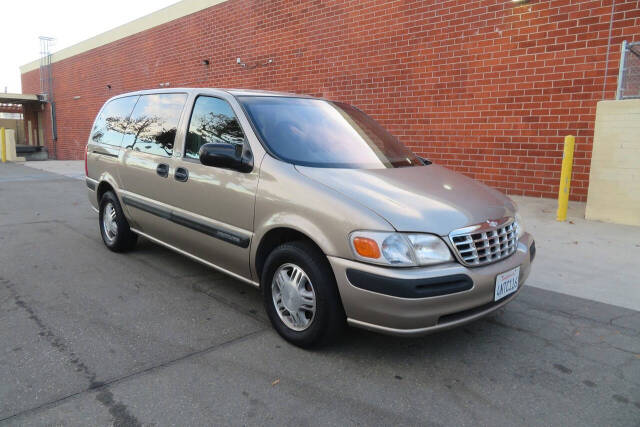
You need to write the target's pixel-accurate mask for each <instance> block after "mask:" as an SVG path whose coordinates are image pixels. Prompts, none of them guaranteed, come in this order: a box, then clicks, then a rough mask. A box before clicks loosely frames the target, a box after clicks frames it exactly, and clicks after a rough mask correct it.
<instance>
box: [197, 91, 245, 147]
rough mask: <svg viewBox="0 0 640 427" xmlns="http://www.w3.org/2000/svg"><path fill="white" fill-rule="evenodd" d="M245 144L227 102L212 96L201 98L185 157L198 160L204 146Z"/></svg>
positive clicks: (240, 129)
mask: <svg viewBox="0 0 640 427" xmlns="http://www.w3.org/2000/svg"><path fill="white" fill-rule="evenodd" d="M209 142H212V143H216V144H233V145H235V146H236V147H240V149H242V146H243V144H244V133H243V132H242V128H241V127H240V123H238V118H237V117H236V115H235V113H234V112H233V109H231V106H230V105H229V103H227V101H225V100H223V99H220V98H213V97H210V96H199V97H198V99H196V103H195V105H194V107H193V113H191V121H190V122H189V133H187V144H186V149H185V152H184V156H185V157H186V158H188V159H197V158H198V151H199V150H200V147H201V146H202V145H203V144H207V143H209Z"/></svg>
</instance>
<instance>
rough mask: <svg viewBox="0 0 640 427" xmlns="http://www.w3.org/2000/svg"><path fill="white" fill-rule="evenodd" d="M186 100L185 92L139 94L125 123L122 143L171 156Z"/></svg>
mask: <svg viewBox="0 0 640 427" xmlns="http://www.w3.org/2000/svg"><path fill="white" fill-rule="evenodd" d="M186 101H187V95H186V94H184V93H161V94H154V95H141V96H140V99H139V100H138V103H137V104H136V107H135V108H134V110H133V113H132V114H131V118H130V119H129V120H128V123H126V126H125V129H126V131H125V136H124V138H123V142H122V146H123V147H126V148H129V149H131V150H134V151H140V152H143V153H149V154H155V155H158V156H165V157H170V156H171V155H172V154H173V143H174V141H175V139H176V132H177V130H178V122H179V121H180V115H181V114H182V109H183V108H184V104H185V102H186Z"/></svg>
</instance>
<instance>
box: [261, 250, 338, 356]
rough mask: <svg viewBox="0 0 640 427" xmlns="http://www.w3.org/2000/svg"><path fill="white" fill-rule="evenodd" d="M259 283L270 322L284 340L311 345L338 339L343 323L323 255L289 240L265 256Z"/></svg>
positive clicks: (331, 274)
mask: <svg viewBox="0 0 640 427" xmlns="http://www.w3.org/2000/svg"><path fill="white" fill-rule="evenodd" d="M261 285H262V289H263V293H264V305H265V309H266V311H267V314H268V316H269V319H270V320H271V324H272V325H273V327H274V328H275V329H276V331H278V333H279V334H280V335H281V336H282V337H283V338H284V339H286V340H287V341H289V342H291V343H293V344H295V345H297V346H300V347H311V346H314V345H318V344H325V343H328V342H330V341H332V340H333V339H335V338H337V337H338V336H339V335H340V333H341V332H342V330H343V328H344V325H345V314H344V310H343V308H342V304H341V303H340V297H339V295H338V290H337V286H336V283H335V278H334V276H333V272H332V271H331V267H330V265H329V263H328V261H327V258H326V256H325V255H324V254H323V253H322V252H320V251H319V250H318V249H317V248H316V247H315V246H313V245H312V244H310V243H307V242H302V241H300V242H289V243H285V244H282V245H280V246H278V247H277V248H275V249H274V250H273V251H272V252H271V253H270V254H269V256H268V257H267V260H266V262H265V267H264V271H263V273H262V280H261Z"/></svg>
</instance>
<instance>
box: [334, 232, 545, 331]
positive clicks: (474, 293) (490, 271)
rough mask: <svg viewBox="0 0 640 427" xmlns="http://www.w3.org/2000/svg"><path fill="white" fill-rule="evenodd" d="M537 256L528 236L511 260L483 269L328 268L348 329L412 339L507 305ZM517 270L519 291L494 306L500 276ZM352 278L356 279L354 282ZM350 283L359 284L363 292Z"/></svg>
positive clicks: (344, 264)
mask: <svg viewBox="0 0 640 427" xmlns="http://www.w3.org/2000/svg"><path fill="white" fill-rule="evenodd" d="M532 247H533V250H532ZM534 255H535V244H534V241H533V237H532V236H531V235H530V234H528V233H525V234H524V236H522V238H521V239H520V241H519V242H518V247H517V250H516V251H515V253H514V254H513V255H511V256H510V257H508V258H506V259H504V260H501V261H499V262H496V263H494V264H490V265H487V266H483V267H474V268H467V267H465V266H463V265H461V264H459V263H453V262H452V263H447V264H441V265H438V266H434V267H420V268H388V267H381V266H377V265H371V264H365V263H361V262H357V261H351V260H347V259H344V258H337V257H329V262H330V263H331V267H332V268H333V272H334V274H335V276H336V281H337V283H338V290H339V291H340V297H341V298H342V304H343V306H344V309H345V312H346V314H347V321H348V322H349V324H351V325H353V326H358V327H362V328H366V329H370V330H374V331H378V332H383V333H387V334H392V335H403V336H413V335H423V334H428V333H431V332H435V331H439V330H444V329H448V328H452V327H455V326H459V325H462V324H464V323H467V322H470V321H472V320H475V319H478V318H480V317H483V316H485V315H487V314H489V313H491V312H492V311H495V310H497V309H499V308H500V307H502V306H504V305H505V304H507V303H508V302H509V301H511V300H512V299H514V298H515V296H516V295H517V294H518V293H519V292H520V290H521V289H522V286H523V285H524V282H525V280H526V279H527V277H528V276H529V271H530V270H531V262H532V261H533V256H534ZM518 266H520V277H519V287H518V290H517V291H516V293H514V294H511V295H509V296H507V297H505V298H503V299H501V300H499V301H495V302H494V301H493V297H494V291H495V289H494V288H495V280H496V276H497V275H498V274H500V273H504V272H505V271H508V270H511V269H513V268H516V267H518ZM354 272H357V273H358V274H357V275H356V276H354ZM367 277H369V278H377V279H378V280H377V283H378V284H377V285H376V283H375V280H374V281H371V282H370V283H369V284H367V286H364V287H366V288H367V289H364V287H363V285H362V280H366V278H367ZM465 277H466V278H465ZM350 278H351V280H355V279H358V280H360V281H361V283H358V285H359V286H360V287H358V286H355V285H354V284H353V283H352V282H351V281H350V280H349V279H350ZM442 278H446V279H445V280H442ZM384 279H387V280H384ZM467 279H470V281H471V282H469V281H468V280H467ZM381 283H382V284H383V285H381ZM393 283H398V284H399V289H397V290H395V291H394V290H392V289H390V288H389V284H393ZM412 284H418V287H419V288H420V289H422V290H425V289H426V291H421V292H426V293H423V294H422V295H429V296H426V297H421V296H422V295H420V294H419V292H418V293H416V292H417V291H415V289H414V288H415V287H412ZM432 284H433V285H434V286H435V287H434V286H432ZM400 288H402V289H400ZM372 289H375V291H374V290H372ZM434 289H435V291H434ZM447 289H448V290H447ZM451 291H453V292H451Z"/></svg>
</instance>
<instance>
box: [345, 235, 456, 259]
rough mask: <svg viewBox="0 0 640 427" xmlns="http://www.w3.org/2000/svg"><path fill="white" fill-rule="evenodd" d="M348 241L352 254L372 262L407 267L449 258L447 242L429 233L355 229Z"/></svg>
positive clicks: (450, 257)
mask: <svg viewBox="0 0 640 427" xmlns="http://www.w3.org/2000/svg"><path fill="white" fill-rule="evenodd" d="M350 241H351V248H352V249H353V253H354V255H355V256H356V258H358V259H360V260H362V261H366V262H371V263H375V264H384V265H393V266H398V267H410V266H416V265H432V264H439V263H443V262H447V261H453V257H452V256H451V252H450V251H449V248H448V247H447V245H446V244H445V243H444V242H443V241H442V239H440V238H439V237H438V236H435V235H432V234H405V233H386V232H378V231H355V232H353V233H351V236H350Z"/></svg>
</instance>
